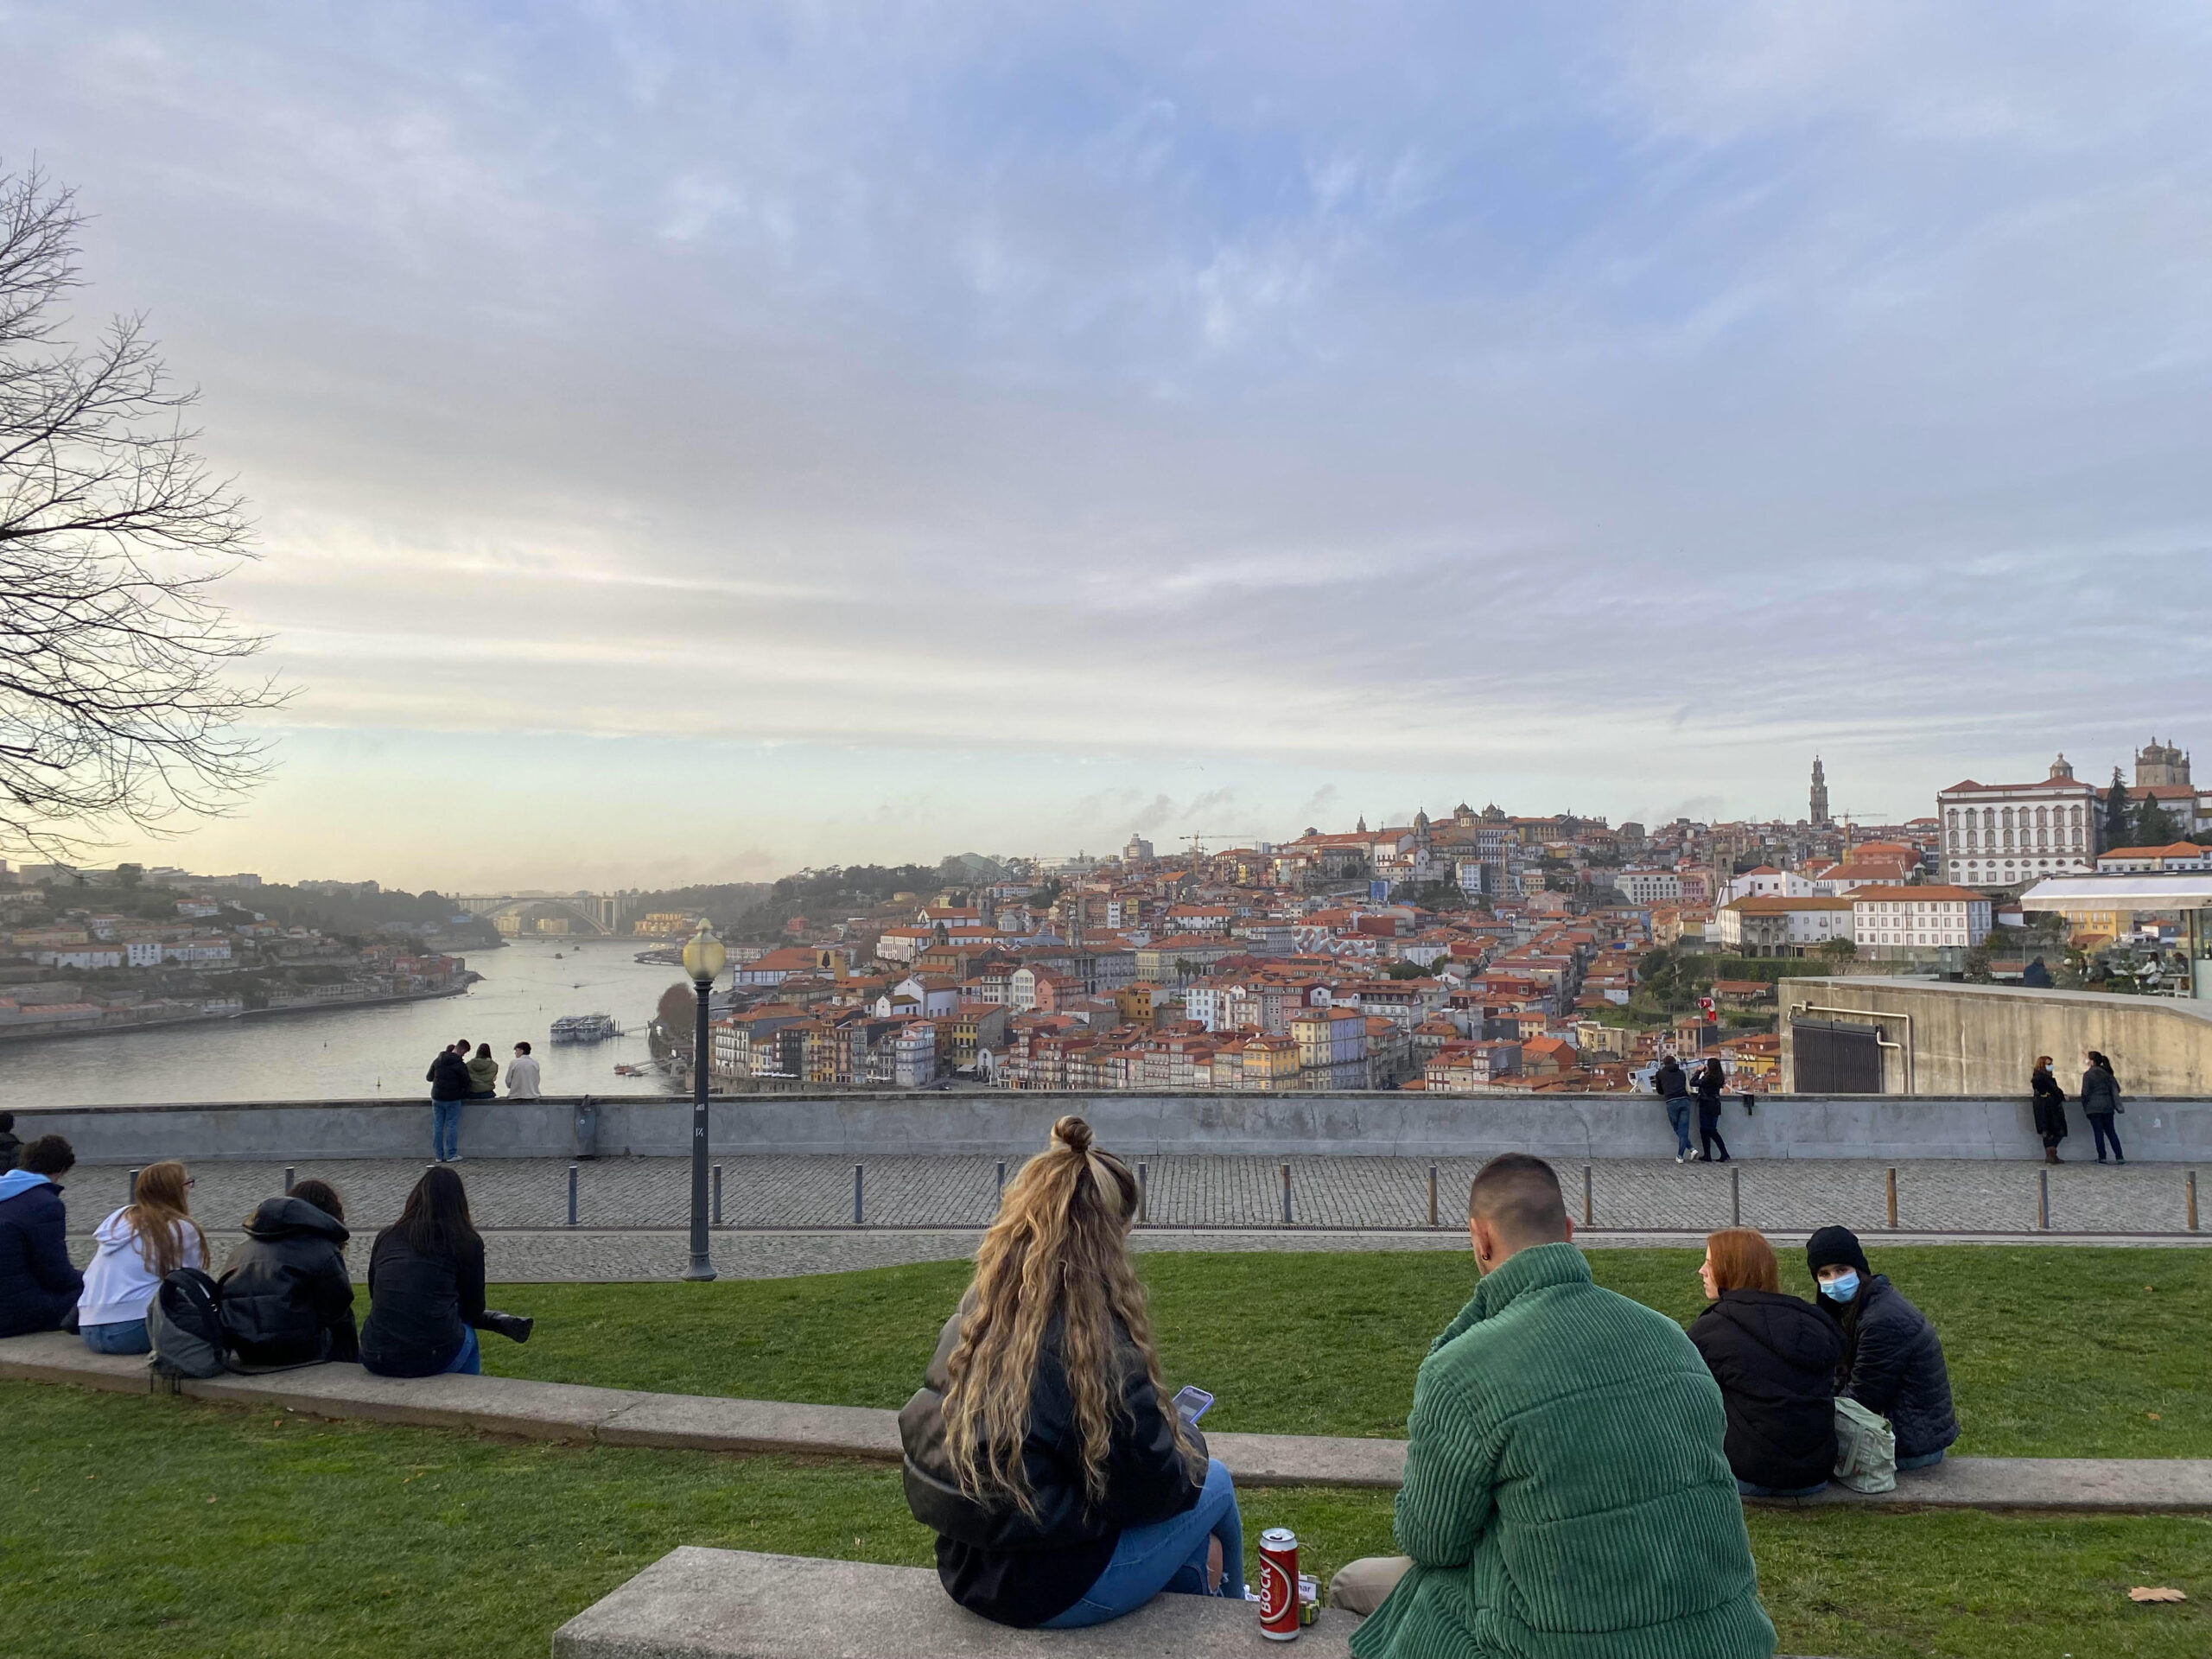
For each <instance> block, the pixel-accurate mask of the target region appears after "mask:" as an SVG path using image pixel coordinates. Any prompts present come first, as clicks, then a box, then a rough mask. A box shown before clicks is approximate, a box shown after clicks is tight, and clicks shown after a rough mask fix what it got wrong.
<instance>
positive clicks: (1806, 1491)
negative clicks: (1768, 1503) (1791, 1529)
mask: <svg viewBox="0 0 2212 1659" xmlns="http://www.w3.org/2000/svg"><path fill="white" fill-rule="evenodd" d="M1827 1489H1828V1484H1827V1482H1826V1481H1825V1480H1823V1481H1819V1482H1816V1483H1815V1484H1813V1485H1810V1486H1754V1485H1752V1484H1751V1482H1750V1481H1748V1480H1739V1481H1738V1482H1737V1483H1736V1492H1737V1495H1738V1497H1811V1496H1812V1495H1813V1494H1814V1493H1815V1492H1825V1491H1827Z"/></svg>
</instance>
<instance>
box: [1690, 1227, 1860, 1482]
mask: <svg viewBox="0 0 2212 1659" xmlns="http://www.w3.org/2000/svg"><path fill="white" fill-rule="evenodd" d="M1698 1277H1699V1278H1700V1280H1702V1281H1704V1283H1705V1294H1706V1300H1707V1301H1709V1302H1711V1303H1712V1304H1713V1305H1712V1306H1710V1307H1708V1308H1707V1309H1706V1311H1705V1312H1704V1313H1700V1314H1699V1315H1698V1317H1697V1319H1696V1320H1695V1322H1694V1323H1693V1324H1692V1325H1691V1326H1690V1340H1691V1342H1693V1343H1694V1344H1696V1346H1697V1351H1698V1352H1699V1353H1700V1355H1702V1356H1703V1357H1704V1359H1705V1365H1706V1369H1707V1370H1709V1371H1711V1372H1712V1373H1713V1381H1714V1382H1715V1383H1719V1385H1720V1402H1721V1404H1722V1405H1723V1406H1724V1407H1725V1408H1726V1410H1727V1414H1728V1433H1727V1438H1726V1442H1725V1445H1726V1451H1727V1453H1728V1466H1729V1468H1730V1469H1731V1470H1732V1471H1735V1476H1736V1484H1737V1487H1738V1490H1739V1491H1742V1493H1743V1494H1744V1496H1745V1497H1809V1496H1810V1495H1811V1494H1813V1493H1815V1492H1817V1491H1820V1490H1821V1487H1823V1486H1825V1485H1827V1484H1828V1476H1829V1475H1830V1474H1831V1473H1832V1472H1833V1471H1834V1468H1835V1452H1836V1447H1835V1372H1836V1367H1837V1365H1838V1364H1840V1363H1841V1362H1842V1359H1843V1332H1841V1331H1840V1330H1838V1329H1837V1328H1836V1324H1835V1321H1834V1320H1833V1319H1827V1318H1825V1317H1823V1316H1822V1314H1821V1311H1820V1309H1818V1308H1816V1307H1815V1306H1813V1305H1812V1304H1811V1303H1810V1302H1806V1301H1801V1300H1798V1299H1797V1298H1796V1297H1795V1296H1790V1295H1785V1294H1783V1289H1782V1273H1781V1268H1780V1266H1779V1264H1778V1263H1777V1262H1776V1261H1775V1259H1774V1247H1773V1246H1772V1245H1770V1244H1769V1243H1767V1241H1766V1237H1765V1236H1764V1234H1762V1233H1759V1232H1757V1231H1754V1230H1752V1229H1751V1228H1749V1227H1729V1228H1725V1229H1723V1230H1721V1231H1719V1232H1717V1233H1714V1234H1712V1235H1711V1236H1708V1237H1707V1239H1706V1241H1705V1262H1704V1264H1703V1265H1702V1266H1701V1267H1700V1268H1698Z"/></svg>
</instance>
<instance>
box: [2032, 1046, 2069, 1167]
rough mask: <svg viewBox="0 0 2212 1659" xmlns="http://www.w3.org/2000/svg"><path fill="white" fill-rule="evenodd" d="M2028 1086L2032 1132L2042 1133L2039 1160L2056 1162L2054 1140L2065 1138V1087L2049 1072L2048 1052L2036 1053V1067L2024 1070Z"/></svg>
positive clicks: (2056, 1153) (2055, 1141) (2048, 1162)
mask: <svg viewBox="0 0 2212 1659" xmlns="http://www.w3.org/2000/svg"><path fill="white" fill-rule="evenodd" d="M2028 1090H2029V1092H2030V1093H2031V1094H2032V1095H2033V1096H2035V1111H2036V1133H2037V1135H2041V1136H2042V1137H2043V1160H2044V1162H2045V1163H2046V1164H2055V1163H2056V1162H2058V1143H2059V1142H2060V1141H2063V1140H2064V1139H2065V1138H2066V1091H2065V1090H2063V1089H2062V1088H2060V1087H2059V1086H2058V1079H2057V1078H2056V1077H2053V1076H2051V1075H2050V1055H2048V1054H2038V1055H2037V1056H2036V1069H2035V1070H2034V1071H2031V1072H2030V1073H2029V1074H2028Z"/></svg>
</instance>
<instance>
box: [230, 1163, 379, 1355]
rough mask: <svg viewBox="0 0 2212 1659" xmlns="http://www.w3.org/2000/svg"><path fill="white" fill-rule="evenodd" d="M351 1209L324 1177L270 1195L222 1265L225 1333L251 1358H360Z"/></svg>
mask: <svg viewBox="0 0 2212 1659" xmlns="http://www.w3.org/2000/svg"><path fill="white" fill-rule="evenodd" d="M347 1236H348V1235H347V1233H346V1208H345V1205H343V1204H342V1203H340V1200H339V1197H338V1194H337V1193H336V1192H334V1190H333V1189H332V1188H331V1187H329V1186H328V1185H326V1184H325V1183H323V1182H321V1181H318V1180H305V1181H302V1182H300V1183H299V1185H296V1186H295V1187H294V1188H293V1189H292V1190H291V1192H289V1193H287V1194H285V1195H284V1196H283V1198H264V1199H263V1200H262V1201H261V1205H260V1207H259V1208H257V1210H255V1211H254V1212H253V1218H252V1219H251V1220H250V1221H248V1222H247V1223H246V1224H245V1243H243V1244H241V1245H239V1246H238V1249H237V1250H235V1251H234V1252H233V1253H232V1256H231V1261H230V1265H229V1266H228V1267H226V1268H224V1269H223V1277H222V1281H221V1284H222V1290H223V1299H222V1308H223V1332H224V1334H225V1335H226V1337H228V1338H230V1343H231V1347H232V1351H234V1352H235V1353H236V1354H237V1356H238V1358H239V1359H240V1360H241V1361H243V1362H244V1363H246V1364H248V1365H253V1366H270V1367H277V1366H289V1365H312V1364H315V1363H317V1362H318V1361H321V1360H326V1359H339V1360H350V1359H355V1358H358V1357H359V1354H360V1345H359V1336H358V1333H357V1332H356V1331H355V1329H354V1325H353V1275H352V1274H349V1273H348V1272H346V1257H345V1254H344V1249H345V1244H346V1238H347Z"/></svg>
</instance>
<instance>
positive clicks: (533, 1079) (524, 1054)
mask: <svg viewBox="0 0 2212 1659" xmlns="http://www.w3.org/2000/svg"><path fill="white" fill-rule="evenodd" d="M537 1097H538V1096H537V1057H536V1056H535V1055H533V1054H532V1053H531V1052H530V1045H529V1044H528V1043H517V1044H516V1045H515V1057H514V1058H512V1060H509V1061H508V1062H507V1098H508V1099H509V1100H536V1099H537Z"/></svg>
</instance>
